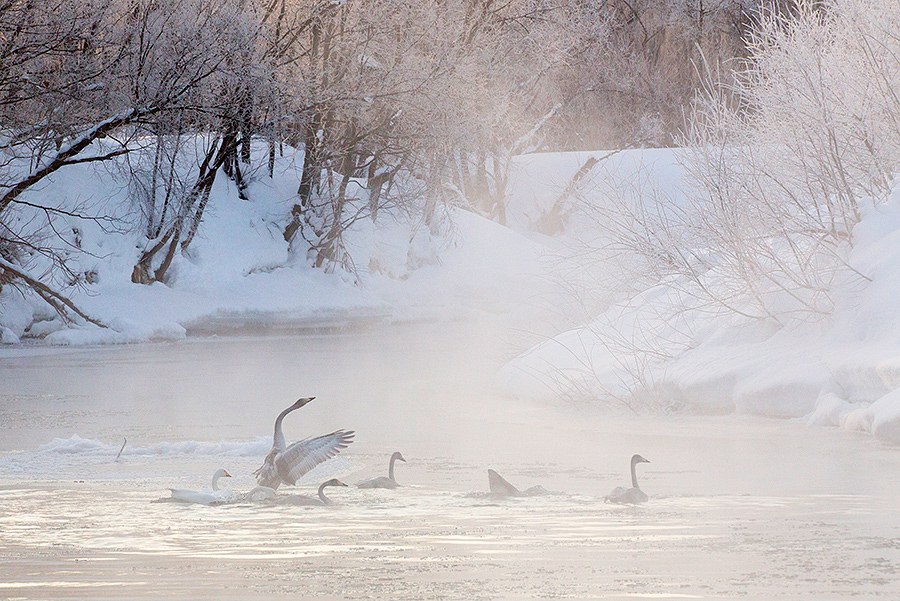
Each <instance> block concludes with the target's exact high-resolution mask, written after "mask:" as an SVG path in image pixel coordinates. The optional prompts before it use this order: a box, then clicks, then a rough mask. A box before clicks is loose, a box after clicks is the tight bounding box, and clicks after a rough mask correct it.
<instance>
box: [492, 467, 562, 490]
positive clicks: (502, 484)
mask: <svg viewBox="0 0 900 601" xmlns="http://www.w3.org/2000/svg"><path fill="white" fill-rule="evenodd" d="M488 486H489V487H490V489H491V495H492V496H495V497H536V496H539V495H546V494H549V493H548V492H547V489H546V488H544V487H543V486H540V485H537V486H532V487H531V488H528V489H526V490H525V491H524V492H523V491H521V490H519V489H518V488H516V487H515V486H513V485H512V484H510V483H509V482H507V481H506V479H505V478H504V477H503V476H501V475H500V474H498V473H497V472H495V471H494V470H488Z"/></svg>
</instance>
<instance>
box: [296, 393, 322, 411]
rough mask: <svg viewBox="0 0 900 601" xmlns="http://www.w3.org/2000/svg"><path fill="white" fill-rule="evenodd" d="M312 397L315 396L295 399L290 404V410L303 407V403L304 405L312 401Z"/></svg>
mask: <svg viewBox="0 0 900 601" xmlns="http://www.w3.org/2000/svg"><path fill="white" fill-rule="evenodd" d="M314 398H316V397H314V396H307V397H303V398H302V399H297V400H296V401H294V404H293V405H291V406H290V409H291V410H294V409H299V408H300V407H303V406H304V405H306V404H307V403H309V402H310V401H312V400H313V399H314Z"/></svg>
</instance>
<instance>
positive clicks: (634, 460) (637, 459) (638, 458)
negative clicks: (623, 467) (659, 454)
mask: <svg viewBox="0 0 900 601" xmlns="http://www.w3.org/2000/svg"><path fill="white" fill-rule="evenodd" d="M638 463H650V460H649V459H644V458H643V457H641V456H640V455H635V456H633V457H632V458H631V465H637V464H638Z"/></svg>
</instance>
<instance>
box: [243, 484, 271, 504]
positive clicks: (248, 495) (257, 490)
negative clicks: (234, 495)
mask: <svg viewBox="0 0 900 601" xmlns="http://www.w3.org/2000/svg"><path fill="white" fill-rule="evenodd" d="M274 496H275V489H274V488H269V487H268V486H254V487H253V488H251V489H250V490H248V491H247V492H245V493H244V494H243V495H241V500H242V501H245V502H246V501H268V500H269V499H271V498H273V497H274Z"/></svg>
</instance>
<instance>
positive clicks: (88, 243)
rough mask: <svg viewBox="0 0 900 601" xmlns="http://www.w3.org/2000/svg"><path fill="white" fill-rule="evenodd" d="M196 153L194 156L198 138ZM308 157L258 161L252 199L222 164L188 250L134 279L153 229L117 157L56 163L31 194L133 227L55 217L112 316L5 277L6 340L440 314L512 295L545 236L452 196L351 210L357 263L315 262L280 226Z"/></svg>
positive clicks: (1, 330)
mask: <svg viewBox="0 0 900 601" xmlns="http://www.w3.org/2000/svg"><path fill="white" fill-rule="evenodd" d="M186 152H188V153H190V152H191V151H190V150H187V151H186ZM194 152H195V154H197V155H198V156H202V152H201V149H200V148H199V143H198V148H197V149H195V151H194ZM266 152H267V149H266V148H265V146H264V145H259V147H257V148H254V153H255V155H259V156H254V161H253V163H252V164H254V165H265V164H266V156H265V153H266ZM302 157H303V155H302V151H296V150H292V149H289V148H285V152H284V155H283V156H279V157H278V159H277V161H276V165H275V169H274V177H271V178H270V177H269V176H268V174H267V173H264V172H263V170H257V171H255V172H251V173H249V174H247V175H248V179H249V182H250V183H249V188H248V194H247V195H248V196H249V200H242V199H241V198H240V197H239V194H238V190H237V188H236V186H235V185H234V183H233V181H232V180H230V179H228V178H227V177H225V176H224V175H222V174H219V177H217V178H216V180H215V185H214V187H213V189H212V192H211V195H210V200H209V203H208V205H207V207H206V211H205V213H204V217H203V222H202V224H201V226H200V229H199V230H198V234H197V237H196V238H195V239H194V241H193V243H192V245H191V246H190V248H189V250H188V252H187V253H185V254H182V253H176V255H175V260H174V262H173V264H172V266H171V268H170V269H169V272H168V277H167V281H166V284H162V283H154V284H151V285H141V284H134V283H132V281H131V274H132V270H133V268H134V265H135V264H136V262H137V260H138V258H139V257H140V254H141V252H142V249H143V247H144V246H145V245H146V244H147V242H146V238H145V237H143V236H142V235H141V234H140V233H139V230H140V229H141V228H140V227H133V226H132V224H134V223H137V222H138V220H139V219H140V210H141V209H140V206H139V205H138V203H137V202H135V198H134V196H135V194H134V191H133V190H132V189H131V188H132V187H133V186H131V185H130V184H129V182H128V176H127V174H123V173H124V167H125V166H124V165H123V164H121V163H113V164H109V165H104V166H102V167H97V166H95V165H91V164H84V165H75V166H71V167H67V168H65V169H63V170H62V171H60V172H59V173H57V174H55V175H54V177H53V178H52V179H51V180H50V182H49V184H47V185H45V186H43V187H42V188H41V189H40V190H39V191H30V192H28V194H39V195H40V196H41V197H42V198H48V197H50V198H54V199H56V200H55V202H58V206H60V207H62V208H65V209H69V210H73V209H75V208H76V207H77V208H78V210H79V211H80V212H82V213H84V214H89V215H102V216H113V217H115V219H116V220H118V221H117V223H121V224H123V225H125V226H127V227H114V226H111V225H110V223H109V222H107V221H102V220H101V221H95V220H89V219H76V218H70V217H66V216H57V217H55V218H54V228H55V229H56V230H57V231H59V232H61V233H62V235H63V237H64V238H65V240H64V241H59V242H57V245H58V246H59V245H62V246H66V245H68V246H69V247H68V248H65V249H64V252H66V253H67V255H68V258H67V261H68V264H69V267H70V268H71V270H72V272H74V273H75V274H79V275H81V274H89V276H90V277H89V279H90V282H89V283H85V282H82V285H81V286H80V287H70V286H66V283H65V282H62V283H60V282H57V285H59V286H60V287H62V288H63V289H64V291H65V293H66V294H68V295H70V297H71V298H72V300H73V301H74V302H75V303H76V304H78V306H79V307H81V308H82V309H83V310H85V311H86V312H87V313H88V314H89V315H92V316H96V317H97V318H99V319H101V320H102V321H103V322H104V323H106V324H108V325H109V326H110V328H108V329H102V328H98V327H94V326H89V325H87V326H76V325H71V324H65V323H63V322H62V321H61V320H60V319H59V317H58V316H57V315H56V314H55V313H54V312H53V310H52V309H51V308H50V307H49V306H47V305H46V304H45V303H44V302H43V301H41V300H40V299H38V298H36V297H35V296H32V295H28V294H27V293H26V294H25V295H23V294H22V292H21V291H20V290H18V289H15V288H14V287H12V286H5V287H3V289H2V291H0V342H3V343H17V342H19V341H20V340H41V341H43V342H45V343H50V344H97V343H123V342H141V341H148V340H160V339H178V338H183V337H184V336H186V335H187V333H188V331H190V330H191V329H197V330H198V331H202V332H204V333H210V332H211V333H215V332H216V331H217V329H222V330H224V331H229V330H230V329H233V328H234V327H237V326H236V325H235V324H247V323H256V324H260V325H262V324H265V323H267V322H276V323H280V324H282V325H284V326H288V325H290V324H308V325H310V326H315V325H316V324H321V323H347V322H352V321H354V320H360V319H364V320H373V319H374V320H399V319H403V320H410V319H412V320H415V319H425V318H429V319H434V318H440V319H444V318H448V317H458V316H459V315H461V314H465V313H468V312H471V311H483V310H490V311H496V310H498V308H499V310H503V307H510V306H514V303H513V302H511V297H512V296H513V295H514V294H516V291H518V290H521V289H522V286H521V285H519V284H517V283H516V282H518V281H519V280H520V279H521V277H522V274H523V273H533V271H534V265H535V264H536V262H537V258H538V257H539V255H540V253H541V252H542V249H541V248H540V246H539V245H538V244H535V243H533V242H531V241H529V240H528V239H527V238H525V237H523V236H521V235H519V234H516V233H514V232H512V231H510V230H509V229H507V228H504V227H502V226H500V225H498V224H496V223H493V222H491V221H489V220H487V219H484V218H481V217H479V216H477V215H475V214H473V213H470V212H467V211H464V210H462V209H455V208H449V209H446V214H442V215H441V216H440V218H441V219H442V220H443V221H444V222H445V223H444V224H443V225H442V226H441V227H440V228H429V226H428V225H426V224H425V223H423V221H422V219H421V217H420V216H418V215H416V214H415V212H414V211H413V212H409V211H407V212H401V211H399V210H382V211H379V213H378V217H377V221H373V220H372V219H370V218H363V219H360V220H357V221H355V222H354V223H353V224H352V226H351V227H350V229H349V230H348V231H347V232H346V234H345V238H344V243H345V245H346V247H347V249H348V251H349V253H350V255H351V257H352V261H353V266H354V268H355V270H354V271H348V270H344V269H341V268H336V269H334V268H331V269H316V268H313V267H312V266H311V261H309V260H308V258H307V257H306V256H305V255H304V253H303V252H302V251H301V252H294V253H291V252H290V251H289V247H288V244H287V243H286V242H285V240H284V239H283V235H282V231H283V227H284V224H285V223H286V222H287V220H288V216H289V214H290V210H291V207H292V205H293V203H294V202H295V198H296V188H297V182H298V181H299V177H300V173H299V169H300V167H299V166H300V165H302V163H303V158H302ZM26 198H27V197H26ZM14 218H15V219H18V220H20V221H21V222H22V223H24V224H27V223H28V220H29V219H31V220H34V215H33V214H32V213H30V212H29V211H28V210H27V209H23V210H20V211H19V212H18V213H15V214H14ZM35 221H36V220H35ZM300 244H302V241H301V242H300ZM32 263H34V264H33V265H31V266H30V267H31V269H32V271H33V273H41V272H46V271H47V270H49V267H50V266H49V264H48V263H47V262H43V261H42V258H41V257H40V256H37V257H34V258H33V259H32ZM86 277H87V276H86Z"/></svg>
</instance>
